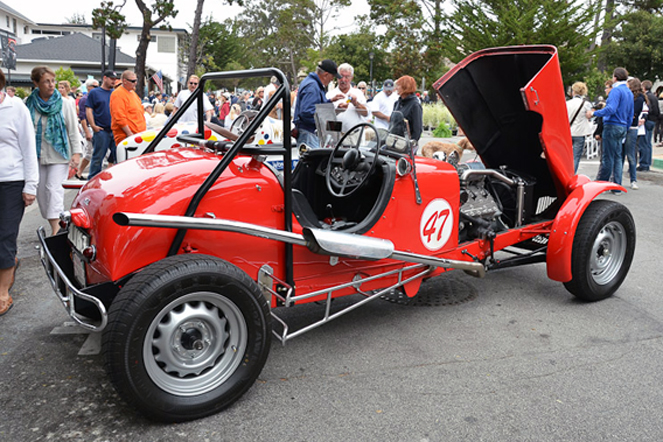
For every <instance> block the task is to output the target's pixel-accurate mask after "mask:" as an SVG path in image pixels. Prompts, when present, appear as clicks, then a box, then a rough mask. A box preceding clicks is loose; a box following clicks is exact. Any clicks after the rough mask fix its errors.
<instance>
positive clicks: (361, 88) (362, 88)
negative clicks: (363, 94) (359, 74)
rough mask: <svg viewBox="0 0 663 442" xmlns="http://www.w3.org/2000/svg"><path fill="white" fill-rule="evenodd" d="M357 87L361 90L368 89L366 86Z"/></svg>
mask: <svg viewBox="0 0 663 442" xmlns="http://www.w3.org/2000/svg"><path fill="white" fill-rule="evenodd" d="M357 89H359V90H361V91H365V90H366V88H365V87H358V88H357Z"/></svg>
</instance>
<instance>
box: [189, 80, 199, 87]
mask: <svg viewBox="0 0 663 442" xmlns="http://www.w3.org/2000/svg"><path fill="white" fill-rule="evenodd" d="M189 84H192V85H194V86H198V83H194V82H193V81H190V82H189Z"/></svg>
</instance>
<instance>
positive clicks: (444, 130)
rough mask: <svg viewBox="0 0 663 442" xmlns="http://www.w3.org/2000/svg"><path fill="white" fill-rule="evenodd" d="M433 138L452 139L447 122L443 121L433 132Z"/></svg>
mask: <svg viewBox="0 0 663 442" xmlns="http://www.w3.org/2000/svg"><path fill="white" fill-rule="evenodd" d="M433 136H434V137H435V138H449V137H451V129H449V127H448V126H447V123H446V122H444V121H441V122H440V124H439V125H438V126H437V128H436V129H435V130H434V131H433Z"/></svg>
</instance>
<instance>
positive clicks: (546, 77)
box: [433, 45, 574, 196]
mask: <svg viewBox="0 0 663 442" xmlns="http://www.w3.org/2000/svg"><path fill="white" fill-rule="evenodd" d="M433 87H434V88H435V90H436V91H437V93H438V95H439V96H440V98H441V99H442V100H443V101H444V103H445V104H446V105H447V107H448V108H449V110H450V111H451V113H452V115H453V116H454V118H455V119H456V121H457V122H458V124H459V126H460V127H461V129H462V130H463V132H464V133H465V135H466V136H467V138H468V139H469V140H470V141H471V142H472V144H473V145H474V147H475V148H476V150H477V152H478V154H479V155H480V156H481V159H482V161H483V162H484V164H485V165H486V167H488V168H491V169H493V168H499V167H501V166H506V167H507V168H509V169H514V170H517V171H519V172H521V173H525V174H527V175H530V176H532V177H533V178H535V179H536V181H537V186H536V189H537V190H536V193H537V194H538V196H544V195H548V196H560V195H565V194H567V193H568V192H569V190H568V184H569V183H570V181H571V179H572V178H573V176H574V173H573V148H572V144H571V131H570V128H569V121H568V117H567V112H566V100H565V96H564V85H563V83H562V75H561V72H560V68H559V59H558V56H557V49H556V48H555V47H554V46H548V45H538V46H513V47H503V48H493V49H485V50H482V51H479V52H476V53H474V54H472V55H470V56H469V57H467V58H465V59H464V60H463V61H461V62H460V63H459V64H458V65H456V66H455V67H454V68H453V69H452V70H450V71H449V72H447V73H446V74H445V75H444V76H443V77H442V78H440V79H439V80H438V81H437V82H435V84H434V85H433Z"/></svg>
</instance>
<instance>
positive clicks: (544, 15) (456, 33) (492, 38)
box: [444, 0, 596, 81]
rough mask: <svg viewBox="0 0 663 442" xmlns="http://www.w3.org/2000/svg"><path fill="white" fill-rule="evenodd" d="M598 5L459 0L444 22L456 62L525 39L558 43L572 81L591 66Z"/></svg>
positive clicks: (535, 0) (532, 0) (565, 72)
mask: <svg viewBox="0 0 663 442" xmlns="http://www.w3.org/2000/svg"><path fill="white" fill-rule="evenodd" d="M595 7H596V4H594V5H592V4H591V3H589V4H586V3H583V2H581V1H577V0H576V1H572V2H567V1H566V0H455V2H454V10H453V11H452V12H451V13H449V14H447V15H446V17H445V23H446V26H447V28H448V38H447V39H446V41H445V45H444V48H445V50H446V53H447V54H449V58H450V59H451V60H452V61H455V62H457V61H460V59H462V58H464V57H465V56H467V55H469V54H470V53H472V52H475V51H478V50H480V49H485V48H489V47H496V46H509V45H521V44H552V45H555V46H557V50H558V51H559V60H560V65H561V69H562V74H563V75H564V76H565V79H566V80H567V81H571V80H573V79H575V78H581V77H582V74H583V73H584V72H586V70H587V69H588V67H589V61H590V58H591V54H590V53H589V47H590V46H591V41H592V40H593V39H594V38H595V34H594V31H593V29H592V23H593V18H594V12H595Z"/></svg>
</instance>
